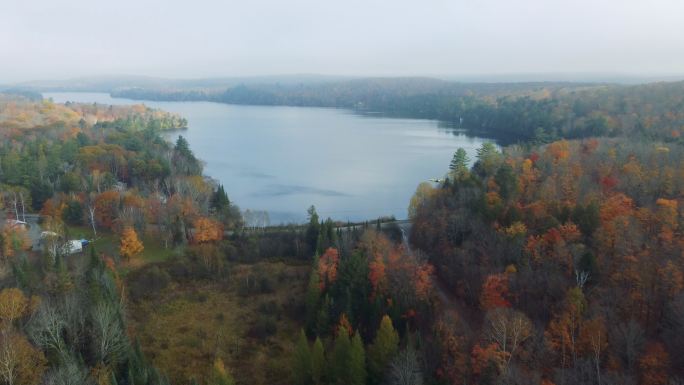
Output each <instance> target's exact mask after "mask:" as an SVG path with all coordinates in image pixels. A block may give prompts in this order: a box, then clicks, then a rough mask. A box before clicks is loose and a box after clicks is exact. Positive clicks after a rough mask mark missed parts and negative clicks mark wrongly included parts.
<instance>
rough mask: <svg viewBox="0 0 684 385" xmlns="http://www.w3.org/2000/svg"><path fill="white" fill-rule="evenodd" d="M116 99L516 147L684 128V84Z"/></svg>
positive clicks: (142, 93)
mask: <svg viewBox="0 0 684 385" xmlns="http://www.w3.org/2000/svg"><path fill="white" fill-rule="evenodd" d="M112 95H113V96H120V97H128V98H133V99H149V100H210V101H216V102H222V103H232V104H263V105H292V106H320V107H337V108H350V109H354V110H357V111H359V112H372V113H382V114H386V115H389V116H400V117H412V118H422V119H437V120H442V121H445V122H450V123H451V124H452V125H454V126H455V127H459V128H465V129H469V130H473V131H475V132H480V133H485V134H488V135H490V136H494V137H497V138H500V139H501V140H503V141H505V142H509V143H516V142H525V141H530V140H534V141H541V142H548V141H551V140H555V139H559V138H584V137H592V136H610V137H614V136H621V135H630V136H638V137H640V138H644V137H645V138H658V139H659V140H670V139H671V138H673V137H674V138H678V137H679V135H680V134H681V132H680V131H681V127H682V126H684V117H682V111H683V110H684V99H683V97H682V95H684V83H682V82H675V83H652V84H644V85H633V86H626V85H601V84H581V83H454V82H447V81H442V80H436V79H429V78H378V79H372V78H371V79H356V80H349V81H344V82H329V83H323V84H301V85H278V84H276V85H273V84H248V85H237V86H233V87H230V88H228V89H226V90H225V91H216V90H203V89H191V90H185V89H154V88H153V89H144V88H130V89H120V90H115V91H114V92H112Z"/></svg>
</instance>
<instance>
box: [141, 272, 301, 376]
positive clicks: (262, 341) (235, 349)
mask: <svg viewBox="0 0 684 385" xmlns="http://www.w3.org/2000/svg"><path fill="white" fill-rule="evenodd" d="M308 270H309V269H308V266H306V265H304V266H301V265H300V266H291V265H287V264H285V263H283V262H261V263H257V264H254V265H235V266H232V268H231V269H230V274H229V277H228V279H226V280H223V281H224V282H223V283H209V282H203V283H198V282H193V283H190V284H188V283H186V284H183V285H181V284H178V283H172V284H171V285H170V286H169V287H167V288H166V289H164V290H163V291H162V292H161V293H160V294H155V295H154V296H152V298H149V299H143V300H139V301H138V302H133V303H132V304H130V311H129V312H128V313H129V314H130V315H131V319H130V320H129V321H130V322H129V323H130V325H131V328H132V330H131V332H132V334H133V336H135V337H136V338H138V340H139V342H140V344H141V346H142V348H143V351H144V352H145V353H146V355H147V356H148V357H149V358H151V359H152V362H153V363H154V364H155V365H156V366H157V367H159V368H160V369H161V370H162V371H164V372H165V373H166V374H167V375H168V376H169V378H170V380H171V381H172V383H174V384H187V383H188V381H189V380H190V379H192V378H195V379H196V380H198V381H199V383H200V384H201V383H203V382H204V379H205V376H206V375H207V374H208V372H209V369H210V366H211V364H212V362H213V360H214V358H215V357H220V358H221V359H223V361H224V362H225V363H226V366H227V367H230V368H231V371H232V373H233V375H234V377H235V379H236V380H237V382H238V384H264V385H265V384H269V385H273V384H287V383H288V382H289V360H288V358H287V357H289V354H283V353H284V352H287V351H290V350H291V349H292V345H293V341H294V339H295V337H296V336H297V333H298V332H299V330H300V327H301V325H300V321H299V320H298V318H299V317H301V315H302V311H301V310H302V308H303V307H302V306H303V305H302V303H301V301H302V298H304V291H305V286H306V282H307V276H308Z"/></svg>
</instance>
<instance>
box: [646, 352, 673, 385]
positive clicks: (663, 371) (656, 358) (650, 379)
mask: <svg viewBox="0 0 684 385" xmlns="http://www.w3.org/2000/svg"><path fill="white" fill-rule="evenodd" d="M669 362H670V356H669V355H668V354H667V352H666V351H665V348H664V347H663V345H662V344H661V343H658V342H652V343H649V344H648V345H647V346H646V351H645V352H644V354H643V355H642V356H641V358H640V359H639V370H640V371H641V384H643V385H665V384H667V380H668V376H667V370H668V367H669V365H670V364H669Z"/></svg>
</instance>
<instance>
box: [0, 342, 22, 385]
mask: <svg viewBox="0 0 684 385" xmlns="http://www.w3.org/2000/svg"><path fill="white" fill-rule="evenodd" d="M19 360H20V357H19V354H18V352H17V350H16V346H15V344H14V343H13V341H12V339H11V335H10V331H9V330H5V331H3V332H2V333H1V334H0V378H2V380H3V382H4V383H6V384H7V385H14V382H15V381H16V379H17V376H18V373H17V372H18V368H17V366H18V365H19Z"/></svg>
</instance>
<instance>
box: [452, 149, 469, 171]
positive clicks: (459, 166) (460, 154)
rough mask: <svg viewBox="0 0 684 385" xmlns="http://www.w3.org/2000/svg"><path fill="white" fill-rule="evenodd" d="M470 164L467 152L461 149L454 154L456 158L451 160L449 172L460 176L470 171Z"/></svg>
mask: <svg viewBox="0 0 684 385" xmlns="http://www.w3.org/2000/svg"><path fill="white" fill-rule="evenodd" d="M468 163H470V158H469V157H468V153H466V150H464V149H462V148H459V149H458V150H456V152H455V153H454V157H453V158H451V163H450V164H449V170H451V171H453V172H454V173H455V174H459V173H461V172H463V171H468Z"/></svg>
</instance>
